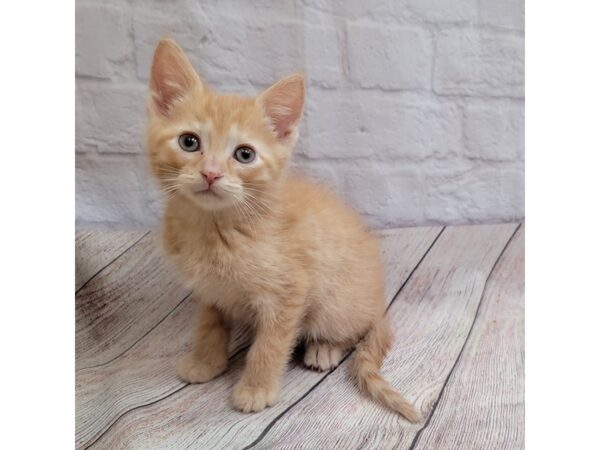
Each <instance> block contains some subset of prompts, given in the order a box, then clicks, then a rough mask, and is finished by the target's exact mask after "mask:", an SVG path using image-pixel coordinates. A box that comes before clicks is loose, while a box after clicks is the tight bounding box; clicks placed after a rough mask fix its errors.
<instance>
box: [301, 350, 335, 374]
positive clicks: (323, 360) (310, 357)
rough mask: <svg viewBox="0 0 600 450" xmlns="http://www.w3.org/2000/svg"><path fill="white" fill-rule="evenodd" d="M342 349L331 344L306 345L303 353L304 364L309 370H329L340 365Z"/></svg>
mask: <svg viewBox="0 0 600 450" xmlns="http://www.w3.org/2000/svg"><path fill="white" fill-rule="evenodd" d="M342 356H343V349H342V348H341V347H338V346H336V345H331V344H308V345H307V346H306V351H305V352H304V364H306V366H307V367H308V368H310V369H314V370H319V371H325V370H330V369H333V368H335V367H337V365H338V364H339V363H340V361H341V360H342Z"/></svg>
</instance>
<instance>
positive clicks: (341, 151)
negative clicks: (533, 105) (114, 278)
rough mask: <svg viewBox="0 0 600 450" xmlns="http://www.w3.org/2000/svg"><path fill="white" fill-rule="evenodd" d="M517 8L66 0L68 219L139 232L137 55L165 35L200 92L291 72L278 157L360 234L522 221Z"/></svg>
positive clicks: (437, 2) (146, 196)
mask: <svg viewBox="0 0 600 450" xmlns="http://www.w3.org/2000/svg"><path fill="white" fill-rule="evenodd" d="M523 15H524V13H523V1H522V0H396V1H390V0H387V1H373V0H349V1H342V0H331V1H327V0H304V1H302V0H273V1H267V0H260V1H242V0H222V1H199V0H196V1H191V0H190V1H183V0H175V1H168V2H167V1H159V0H143V1H142V0H129V1H126V0H120V1H118V0H108V1H107V0H102V1H101V0H95V1H94V0H78V1H77V4H76V21H77V23H76V33H77V36H76V51H77V55H76V70H77V73H76V86H77V93H76V103H77V104H76V117H77V119H76V120H77V123H76V152H77V156H76V166H77V167H76V189H77V222H78V224H79V225H80V226H110V227H131V226H154V225H156V223H157V217H158V216H159V213H160V209H161V201H162V197H161V194H160V193H159V192H157V190H156V188H155V186H154V183H153V181H152V179H151V178H150V177H149V174H148V170H147V160H146V155H145V151H144V148H143V145H144V122H145V116H146V113H145V97H146V89H147V88H146V86H147V82H148V72H149V66H150V60H151V56H152V51H153V48H154V46H155V45H156V42H157V40H158V39H159V38H160V37H161V36H170V37H173V38H175V39H176V40H177V41H178V42H179V43H180V45H182V47H184V49H185V50H186V51H188V53H189V55H190V58H191V60H192V62H193V64H194V66H195V67H196V69H197V70H198V71H199V73H200V75H201V77H202V78H203V79H204V80H205V81H207V82H208V83H210V84H211V85H212V86H213V87H215V88H217V89H219V90H223V91H232V92H238V93H241V94H246V95H254V94H256V93H258V92H260V90H261V89H263V88H265V87H267V86H268V85H270V84H271V83H272V82H273V81H275V80H276V79H278V78H279V77H281V76H283V75H286V74H289V73H292V72H295V71H302V72H304V73H306V75H307V77H308V83H309V85H308V98H307V105H306V111H305V117H304V121H303V124H302V131H301V138H300V142H299V145H298V147H297V149H296V154H295V155H294V159H293V166H294V168H295V169H296V170H298V171H302V172H304V173H306V174H308V175H310V176H312V177H313V178H315V179H317V180H319V181H320V182H322V183H325V184H327V185H329V186H330V187H331V188H332V189H334V190H335V191H336V192H338V193H339V194H340V195H342V196H343V197H344V198H345V199H346V200H347V201H348V203H350V204H352V205H353V206H354V207H355V208H356V209H357V210H358V211H359V212H361V214H363V215H364V217H365V218H366V219H367V220H368V222H369V223H370V224H371V225H372V226H374V227H378V228H381V227H391V226H409V225H420V224H432V223H450V224H456V223H475V222H498V221H508V220H516V219H522V218H523V214H524V212H523V189H524V186H523V179H524V149H523V141H524V100H523V97H524V87H523V84H524V83H523V81H524V58H523V54H524V52H523V49H524V31H523V25H524V20H523Z"/></svg>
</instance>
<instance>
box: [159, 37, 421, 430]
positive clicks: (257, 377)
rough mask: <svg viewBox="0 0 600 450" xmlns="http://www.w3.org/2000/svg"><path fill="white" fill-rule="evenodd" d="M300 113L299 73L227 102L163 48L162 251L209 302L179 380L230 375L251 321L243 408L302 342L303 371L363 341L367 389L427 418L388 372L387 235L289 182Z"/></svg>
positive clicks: (271, 393)
mask: <svg viewBox="0 0 600 450" xmlns="http://www.w3.org/2000/svg"><path fill="white" fill-rule="evenodd" d="M303 105H304V79H303V77H302V76H301V75H291V76H288V77H286V78H283V79H282V80H280V81H279V82H277V83H276V84H275V85H273V86H271V87H270V88H269V89H267V90H266V91H265V92H263V93H262V94H261V95H259V96H258V97H257V98H243V97H239V96H235V95H221V94H217V93H215V92H213V91H212V90H210V89H209V88H208V87H207V86H206V85H205V84H204V83H203V82H202V81H201V80H200V78H199V77H198V75H197V74H196V72H195V71H194V69H193V67H192V66H191V64H190V62H189V60H188V59H187V57H186V56H185V55H184V53H183V51H182V50H181V48H180V47H179V46H178V45H177V44H176V43H175V42H173V41H171V40H161V41H160V42H159V44H158V46H157V48H156V51H155V53H154V60H153V62H152V70H151V80H150V98H149V102H148V109H149V124H148V142H147V146H148V150H149V154H150V161H151V167H152V170H153V173H154V174H155V175H156V177H157V178H158V181H159V182H160V184H161V186H162V188H163V189H164V191H165V192H166V193H167V194H168V199H167V204H166V210H165V216H164V226H163V240H164V246H165V249H166V251H167V253H168V254H169V255H170V256H171V257H172V259H173V260H174V262H175V264H176V266H177V267H178V269H179V270H180V271H181V272H182V274H183V277H184V279H185V281H186V282H187V283H188V284H189V285H190V286H191V287H192V289H193V290H194V292H195V295H197V297H198V300H199V305H200V313H199V321H198V328H197V332H196V339H195V344H194V348H193V351H192V352H191V353H189V354H188V355H186V356H185V357H184V358H183V360H182V361H181V362H180V364H179V367H178V373H179V376H180V377H181V378H183V379H184V380H186V381H188V382H190V383H203V382H206V381H208V380H210V379H212V378H214V377H216V376H217V375H219V374H221V373H222V372H223V371H225V369H226V367H227V362H228V353H227V350H228V343H229V338H230V330H231V326H232V322H234V321H245V322H248V323H250V324H251V325H252V326H253V328H254V330H255V337H254V342H253V343H252V346H251V348H250V350H249V352H248V355H247V358H246V367H245V369H244V372H243V374H242V376H241V379H240V380H239V382H238V384H237V385H236V387H235V389H234V392H233V404H234V406H235V407H236V408H237V409H239V410H242V411H245V412H249V411H260V410H262V409H264V408H265V407H267V406H271V405H273V404H274V403H275V402H276V401H277V397H278V393H279V388H280V384H281V379H282V377H283V373H284V370H285V368H286V364H287V362H288V359H289V357H290V354H291V352H292V350H293V348H294V346H295V344H296V342H297V341H302V342H303V343H304V344H305V348H306V350H305V354H304V362H305V364H306V365H307V366H308V367H311V368H314V369H317V370H329V369H331V368H333V367H336V366H337V365H338V364H339V363H340V361H341V359H342V357H343V355H344V353H345V352H346V351H347V350H349V349H351V348H352V347H355V346H356V354H355V355H354V358H355V360H354V366H353V367H354V371H355V375H356V378H357V380H358V384H359V386H360V388H361V389H362V390H363V391H364V392H366V393H367V394H369V395H370V396H372V397H374V398H375V399H377V400H379V401H380V402H381V403H383V404H384V405H386V406H388V407H389V408H391V409H393V410H395V411H397V412H399V413H401V414H403V415H404V416H405V417H406V418H408V419H409V420H411V421H418V420H420V414H419V412H418V411H417V410H416V409H415V408H414V407H413V406H412V405H411V404H409V403H408V402H407V401H406V400H405V399H404V398H403V397H402V396H401V395H400V394H399V393H397V392H396V391H394V390H393V389H392V387H391V386H390V385H389V384H388V382H387V381H385V380H384V379H383V377H382V376H381V373H380V367H381V364H382V362H383V359H384V358H385V354H386V352H387V351H388V349H389V348H390V345H391V342H392V335H391V332H390V329H389V324H388V322H387V320H386V318H385V316H384V313H385V303H384V289H383V270H382V265H381V262H380V255H379V249H378V246H377V241H376V240H375V239H374V238H373V237H372V236H370V235H369V233H368V232H367V230H366V228H365V227H364V226H363V224H362V223H361V221H360V219H359V218H358V217H357V216H356V215H355V214H354V213H352V212H351V211H349V210H347V209H346V208H345V207H344V206H343V205H342V204H341V203H340V202H339V201H338V200H336V199H335V198H333V197H332V196H331V195H330V194H328V193H327V192H324V191H322V190H320V189H318V188H317V187H315V186H314V185H312V184H310V183H307V182H305V181H302V180H299V179H295V178H292V177H288V176H286V170H285V169H286V164H287V161H288V159H289V158H290V154H291V152H292V148H293V147H294V144H295V143H296V140H297V137H298V124H299V121H300V117H301V115H302V110H303Z"/></svg>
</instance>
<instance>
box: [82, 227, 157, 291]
mask: <svg viewBox="0 0 600 450" xmlns="http://www.w3.org/2000/svg"><path fill="white" fill-rule="evenodd" d="M145 234H147V231H102V230H94V231H77V233H76V235H75V290H76V291H77V290H79V289H80V288H81V286H83V285H84V284H85V283H86V282H88V281H89V280H90V279H91V278H92V277H93V276H94V275H95V274H97V273H98V272H99V271H101V270H102V269H103V268H104V267H106V266H107V265H108V264H110V263H111V262H112V261H113V260H115V259H116V258H118V257H119V256H120V255H122V254H123V252H125V251H127V249H128V248H129V247H131V246H132V245H133V244H135V243H136V242H137V241H138V240H139V239H141V238H142V237H143V236H144V235H145Z"/></svg>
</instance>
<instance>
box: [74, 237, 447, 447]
mask: <svg viewBox="0 0 600 450" xmlns="http://www.w3.org/2000/svg"><path fill="white" fill-rule="evenodd" d="M440 229H441V228H439V227H434V228H415V229H404V230H388V231H386V232H383V233H380V236H381V238H382V250H383V254H384V262H385V267H386V293H387V296H388V301H391V299H392V297H393V296H394V295H395V293H396V291H397V290H398V288H399V287H400V285H401V284H402V283H403V282H404V281H405V280H406V278H407V277H408V275H409V274H410V272H411V270H412V269H413V268H414V266H415V265H416V264H417V263H418V261H419V260H420V259H421V257H422V256H423V254H424V253H425V252H426V251H427V249H428V248H429V246H430V245H431V243H432V242H433V240H434V239H435V238H436V236H437V235H438V233H439V231H440ZM193 319H194V317H193V305H192V304H191V302H188V301H186V302H184V303H183V304H182V305H181V306H180V307H179V308H178V309H177V310H176V311H175V312H173V313H172V314H171V315H169V316H168V317H167V318H166V319H165V320H164V321H163V322H162V323H161V324H160V325H159V326H157V327H156V328H155V329H153V330H152V331H151V332H150V333H149V334H148V335H147V336H146V337H145V338H144V339H143V340H142V341H140V342H139V343H138V344H136V345H135V346H134V347H133V348H131V349H130V350H128V351H126V352H125V353H124V354H123V355H121V356H120V357H118V358H117V359H115V360H114V361H112V362H110V363H109V364H106V365H104V366H103V367H101V368H94V369H89V370H85V371H81V372H80V373H79V374H78V380H77V386H78V387H77V389H78V391H77V401H78V408H77V427H76V428H77V445H78V447H86V446H88V445H89V444H90V443H94V445H93V447H94V448H165V447H170V448H180V447H185V446H187V445H192V446H193V447H195V448H231V447H232V446H234V447H235V446H239V445H241V444H242V443H244V442H250V441H251V440H252V439H254V438H256V437H257V436H258V435H259V433H260V432H261V431H262V429H263V428H264V426H266V425H267V424H268V423H269V422H270V421H271V420H273V418H275V417H276V416H277V415H278V414H280V413H281V412H282V411H284V410H285V409H286V408H287V407H288V406H290V405H291V404H293V403H294V402H296V401H298V400H299V399H300V398H301V397H302V396H303V395H304V394H305V393H306V392H307V391H308V390H309V389H310V388H312V387H313V386H314V385H315V384H316V383H318V382H319V380H321V379H322V378H323V377H324V376H325V375H324V374H322V373H316V372H311V371H307V370H305V369H304V368H301V367H297V366H294V367H293V368H292V369H291V370H290V371H288V373H287V374H286V376H285V381H284V386H283V389H282V394H281V399H280V402H279V403H278V404H277V405H276V406H275V407H273V408H269V409H267V410H265V411H264V412H263V413H260V414H255V415H246V414H242V413H238V412H236V411H234V410H232V408H231V405H230V395H231V390H232V387H233V385H234V384H235V382H236V381H237V379H238V378H239V375H240V370H241V368H242V366H243V360H244V354H243V353H237V354H235V355H234V356H233V358H232V359H231V367H230V369H229V370H228V371H227V372H226V373H225V374H224V375H223V376H221V377H219V378H217V379H216V380H213V381H211V382H209V383H206V384H203V385H189V386H185V384H184V383H182V382H180V381H179V380H178V379H177V378H176V377H175V374H174V370H173V367H174V365H175V361H176V359H177V358H178V357H179V356H180V355H181V354H182V353H183V352H184V349H185V348H186V347H187V346H188V342H189V341H190V333H191V329H192V321H193ZM243 342H244V341H243V339H239V340H238V341H236V344H234V348H233V349H232V351H234V352H235V350H236V349H239V348H240V346H243ZM171 393H173V394H172V395H170V396H169V397H166V396H168V395H169V394H171ZM163 397H166V398H164V400H162V401H158V402H156V401H157V400H158V399H160V398H163ZM153 402H156V403H153ZM144 405H148V406H144ZM125 411H129V412H127V413H125ZM124 413H125V414H124ZM119 417H120V418H119ZM117 419H118V420H117ZM115 421H116V422H115ZM111 424H114V425H112V426H111ZM106 430H108V431H106ZM102 433H104V434H102ZM99 436H100V439H99V440H97V441H95V440H96V439H97V438H98V437H99Z"/></svg>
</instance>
